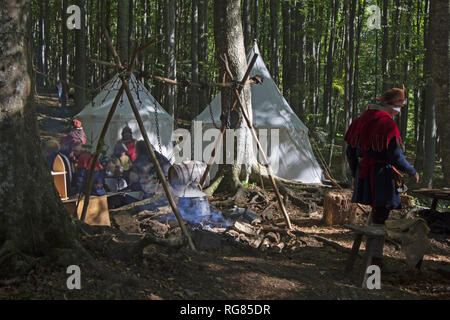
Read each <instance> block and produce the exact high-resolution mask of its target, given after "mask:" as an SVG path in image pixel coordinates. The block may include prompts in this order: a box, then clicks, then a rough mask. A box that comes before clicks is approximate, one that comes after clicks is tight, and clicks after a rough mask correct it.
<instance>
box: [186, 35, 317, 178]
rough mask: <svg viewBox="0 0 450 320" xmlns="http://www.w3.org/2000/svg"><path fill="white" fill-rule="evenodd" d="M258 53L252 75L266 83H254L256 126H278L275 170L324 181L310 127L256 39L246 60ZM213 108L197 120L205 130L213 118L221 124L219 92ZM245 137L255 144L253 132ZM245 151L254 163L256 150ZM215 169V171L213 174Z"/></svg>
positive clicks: (272, 159) (273, 148)
mask: <svg viewBox="0 0 450 320" xmlns="http://www.w3.org/2000/svg"><path fill="white" fill-rule="evenodd" d="M255 53H256V54H258V58H257V60H256V64H255V66H254V67H253V69H252V72H251V74H250V76H251V77H253V76H254V75H262V77H263V83H262V84H258V85H255V84H252V85H251V96H252V118H253V125H254V127H255V128H256V129H257V130H260V129H268V132H270V129H278V133H279V143H278V146H270V139H271V138H270V137H269V138H268V144H269V148H268V150H269V152H268V158H269V163H270V165H271V166H272V168H273V171H274V173H275V174H276V175H277V176H278V177H280V178H284V179H289V180H293V181H298V182H302V183H321V182H322V169H321V168H320V166H319V164H318V163H317V160H316V159H315V157H314V153H313V151H312V148H311V144H310V142H309V137H308V128H307V127H306V126H305V125H304V124H303V122H302V121H301V120H300V119H299V118H298V117H297V115H296V114H295V113H294V111H293V110H292V109H291V107H290V106H289V104H288V103H287V101H286V100H285V99H284V97H283V95H282V94H281V93H280V91H279V89H278V87H277V85H276V84H275V82H274V81H273V79H272V77H271V76H270V74H269V71H268V70H267V67H266V65H265V64H264V61H263V59H262V58H261V54H260V52H259V49H258V46H257V44H256V42H255V44H254V46H253V48H252V50H251V52H250V53H249V55H248V56H247V61H251V60H252V58H253V55H254V54H255ZM210 107H211V110H210V109H209V106H207V107H206V108H205V110H203V112H202V113H200V115H198V116H197V118H196V119H195V120H196V121H202V125H203V129H204V130H205V129H207V128H210V127H212V125H213V121H212V118H213V119H214V122H215V124H216V125H220V123H221V122H220V114H221V95H220V93H219V94H218V95H217V96H216V97H215V98H214V99H213V100H212V102H211V105H210ZM211 112H212V118H211ZM238 140H239V138H238ZM245 140H246V145H250V146H251V145H252V143H253V141H252V137H251V134H246V135H245ZM246 153H247V154H250V155H251V156H252V157H253V160H252V159H250V162H254V155H253V153H252V152H250V151H247V152H246ZM205 161H208V160H207V159H205ZM260 162H261V161H260ZM215 171H216V170H212V171H211V175H213V174H214V172H215Z"/></svg>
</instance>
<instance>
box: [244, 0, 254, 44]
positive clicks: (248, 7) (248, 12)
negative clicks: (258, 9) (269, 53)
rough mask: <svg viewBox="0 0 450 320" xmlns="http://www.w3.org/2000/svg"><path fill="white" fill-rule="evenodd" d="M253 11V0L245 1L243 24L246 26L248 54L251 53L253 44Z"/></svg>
mask: <svg viewBox="0 0 450 320" xmlns="http://www.w3.org/2000/svg"><path fill="white" fill-rule="evenodd" d="M251 10H252V6H251V0H244V2H243V13H242V19H243V20H242V22H243V26H244V45H245V52H246V53H248V52H249V51H250V47H251V44H252V24H251V17H252V16H251Z"/></svg>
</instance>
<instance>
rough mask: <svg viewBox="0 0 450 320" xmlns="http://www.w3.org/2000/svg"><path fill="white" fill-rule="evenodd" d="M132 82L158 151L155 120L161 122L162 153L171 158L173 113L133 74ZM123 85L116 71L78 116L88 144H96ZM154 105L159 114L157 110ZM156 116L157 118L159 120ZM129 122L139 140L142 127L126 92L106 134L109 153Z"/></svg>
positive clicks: (141, 111)
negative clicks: (139, 125)
mask: <svg viewBox="0 0 450 320" xmlns="http://www.w3.org/2000/svg"><path fill="white" fill-rule="evenodd" d="M128 82H129V86H130V90H131V93H132V96H133V99H134V101H135V103H136V106H137V108H138V110H139V114H140V115H141V118H142V121H143V122H144V126H145V129H146V131H147V135H148V138H149V140H150V143H151V144H152V145H153V147H154V149H155V150H156V151H158V152H160V150H159V143H158V130H157V129H156V128H157V126H156V125H157V124H156V122H158V125H159V126H158V128H159V137H160V141H161V153H162V154H163V155H164V156H166V157H167V158H168V159H171V158H172V152H173V147H172V142H171V135H172V130H173V121H174V119H173V117H172V116H170V115H169V114H168V113H167V112H166V111H165V110H164V109H163V107H162V106H161V105H160V104H159V103H158V101H156V99H155V98H154V97H153V96H152V95H151V94H150V92H149V91H148V90H147V89H146V88H145V87H144V85H143V84H142V83H141V82H140V81H138V80H137V79H136V77H135V76H134V75H133V74H132V75H131V77H130V80H129V81H128ZM121 86H122V80H120V78H119V76H118V75H117V74H116V75H115V76H114V77H113V78H112V79H111V80H110V81H109V82H108V83H107V84H106V85H105V87H104V88H103V90H102V91H101V92H100V93H99V94H98V95H97V96H96V97H95V98H94V99H93V100H92V102H91V103H89V104H87V105H86V106H85V107H84V109H83V110H82V111H81V112H80V113H79V114H77V115H76V116H75V117H76V118H77V119H79V120H80V121H81V122H82V123H83V129H84V131H85V132H86V135H87V137H88V144H92V145H93V147H95V146H96V145H97V140H98V137H99V136H100V132H101V130H102V128H103V124H104V123H105V120H106V117H107V115H108V112H109V110H110V109H111V106H112V104H113V102H114V99H115V97H116V95H117V93H118V91H119V89H120V87H121ZM155 106H156V111H157V116H156V114H155ZM156 119H158V120H157V121H156ZM126 125H128V126H129V127H130V128H131V130H132V131H133V137H134V138H135V139H137V140H140V139H142V135H141V133H140V131H139V127H138V124H137V121H136V118H135V117H134V114H133V111H132V109H131V106H130V102H129V100H128V98H127V97H126V94H125V92H124V93H123V94H122V97H121V98H120V101H119V104H118V106H117V109H116V112H115V113H114V116H113V118H112V120H111V123H110V124H109V128H108V131H107V133H106V136H105V139H104V140H105V144H106V146H107V149H108V151H107V153H108V154H111V153H112V152H113V150H114V145H115V143H116V142H117V141H118V140H120V139H121V132H122V129H123V128H124V127H125V126H126Z"/></svg>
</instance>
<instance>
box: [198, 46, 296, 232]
mask: <svg viewBox="0 0 450 320" xmlns="http://www.w3.org/2000/svg"><path fill="white" fill-rule="evenodd" d="M221 58H222V61H223V63H224V64H225V70H226V74H227V75H228V78H230V79H231V80H232V81H234V77H233V74H232V73H231V70H230V67H229V64H228V59H227V56H226V54H224V55H223V57H221ZM257 58H258V54H256V53H255V55H254V56H253V58H252V61H251V62H250V65H249V66H248V68H247V71H246V72H245V74H244V77H243V79H242V80H241V82H240V83H239V84H240V85H239V86H238V87H234V88H232V89H231V90H232V91H233V94H234V97H235V99H234V102H233V104H232V105H231V111H233V110H234V109H235V108H236V105H238V106H239V109H240V111H241V112H242V115H243V116H244V119H245V122H246V123H247V126H248V127H249V129H250V131H251V133H252V136H253V139H254V141H256V144H257V146H258V150H259V151H260V152H261V155H262V157H263V160H264V167H266V170H267V173H268V175H269V179H270V182H271V184H272V186H273V188H274V190H275V194H276V196H277V200H278V204H279V205H280V209H281V211H282V212H283V216H284V219H285V221H286V225H287V227H288V228H289V230H292V225H291V221H290V219H289V215H288V213H287V211H286V208H285V206H284V203H283V200H282V198H281V194H280V191H279V190H278V186H277V183H276V182H275V178H274V175H273V171H272V168H271V166H270V164H269V160H268V159H267V156H266V154H265V152H264V150H263V148H262V146H261V143H260V141H259V139H258V137H257V135H256V131H255V127H253V124H252V122H251V120H250V117H249V116H248V114H247V110H246V109H245V108H244V105H243V103H242V100H241V96H240V94H241V92H242V90H243V89H244V85H245V84H246V82H247V79H248V77H249V76H250V72H251V70H252V69H253V66H254V65H255V63H256V59H257ZM225 131H226V126H225V125H224V124H222V131H221V135H220V137H219V138H218V139H217V142H216V145H215V146H214V149H213V151H212V152H211V157H210V159H209V161H208V164H207V166H206V170H205V172H204V173H203V176H202V178H201V179H200V183H199V185H200V188H203V184H204V182H205V180H206V177H207V176H208V173H209V171H210V170H211V166H212V164H213V162H214V159H215V157H216V149H217V148H218V147H219V145H220V143H221V141H222V139H223V136H224V134H225Z"/></svg>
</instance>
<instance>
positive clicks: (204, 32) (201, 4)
mask: <svg viewBox="0 0 450 320" xmlns="http://www.w3.org/2000/svg"><path fill="white" fill-rule="evenodd" d="M208 7H209V0H198V10H199V20H198V37H199V39H198V44H199V52H198V62H199V67H198V72H199V81H201V82H202V83H206V82H207V81H208V74H207V67H206V66H207V65H208V21H209V20H208V17H209V14H208V13H209V11H208ZM208 100H209V94H208V90H207V89H203V90H201V91H200V93H199V104H200V107H201V108H204V107H206V105H207V104H208Z"/></svg>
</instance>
